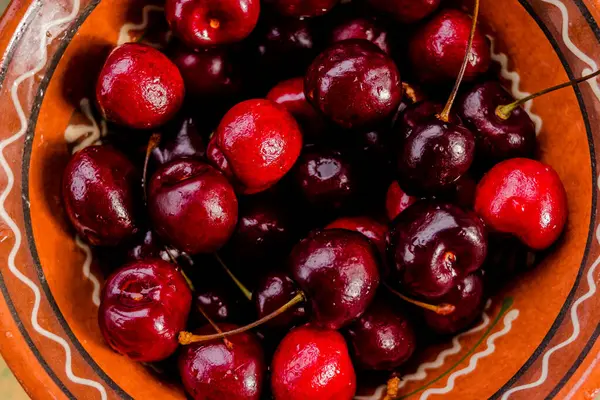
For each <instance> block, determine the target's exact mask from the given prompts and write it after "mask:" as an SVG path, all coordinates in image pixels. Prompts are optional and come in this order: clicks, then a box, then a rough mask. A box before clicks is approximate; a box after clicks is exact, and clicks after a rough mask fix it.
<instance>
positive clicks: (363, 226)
mask: <svg viewBox="0 0 600 400" xmlns="http://www.w3.org/2000/svg"><path fill="white" fill-rule="evenodd" d="M336 228H337V229H346V230H349V231H356V232H358V233H362V234H363V235H364V236H365V237H367V239H369V240H370V241H371V242H372V243H373V244H374V245H375V247H377V250H379V253H380V254H381V256H382V257H385V246H386V237H387V233H388V227H387V226H386V225H384V224H382V223H379V222H377V221H376V220H374V219H373V218H369V217H344V218H338V219H336V220H335V221H333V222H332V223H330V224H329V225H327V226H326V227H325V229H336ZM382 259H383V258H382Z"/></svg>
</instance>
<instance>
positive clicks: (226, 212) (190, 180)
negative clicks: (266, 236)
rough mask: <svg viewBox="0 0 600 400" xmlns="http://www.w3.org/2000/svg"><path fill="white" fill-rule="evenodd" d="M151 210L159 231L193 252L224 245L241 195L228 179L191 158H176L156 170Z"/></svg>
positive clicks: (231, 227) (173, 243)
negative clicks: (237, 194)
mask: <svg viewBox="0 0 600 400" xmlns="http://www.w3.org/2000/svg"><path fill="white" fill-rule="evenodd" d="M148 210H149V213H150V217H151V219H152V224H153V226H154V229H155V230H156V232H157V233H158V234H159V235H160V236H161V237H162V238H163V239H164V240H165V241H167V242H168V243H169V244H171V245H173V246H175V247H176V248H177V249H179V250H182V251H185V252H187V253H189V254H197V253H211V252H214V251H216V250H217V249H219V248H220V247H222V246H223V245H224V244H225V243H226V242H227V240H229V238H230V237H231V235H232V234H233V231H234V229H235V226H236V223H237V217H238V203H237V198H236V196H235V192H234V190H233V188H232V187H231V185H230V184H229V182H228V181H227V179H226V178H225V177H224V176H223V174H221V173H220V172H219V171H217V170H216V169H215V168H213V167H211V166H210V165H208V164H206V163H205V162H202V161H199V160H194V159H191V158H187V159H186V158H182V159H179V160H175V161H172V162H170V163H168V164H165V165H163V166H162V167H161V168H159V169H158V170H157V171H156V173H155V174H154V176H153V177H152V179H151V180H150V185H149V188H148Z"/></svg>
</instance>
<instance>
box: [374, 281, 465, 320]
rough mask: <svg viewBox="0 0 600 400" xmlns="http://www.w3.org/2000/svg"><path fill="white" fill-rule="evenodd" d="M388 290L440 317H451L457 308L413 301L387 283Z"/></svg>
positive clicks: (446, 304)
mask: <svg viewBox="0 0 600 400" xmlns="http://www.w3.org/2000/svg"><path fill="white" fill-rule="evenodd" d="M383 285H384V286H385V287H386V288H387V290H389V291H390V292H392V293H393V294H395V295H396V296H398V297H400V298H401V299H402V300H404V301H406V302H407V303H410V304H414V305H415V306H417V307H421V308H424V309H426V310H429V311H433V312H434V313H436V314H439V315H450V314H452V313H453V312H454V310H456V307H455V306H453V305H452V304H449V303H442V304H437V305H436V304H429V303H425V302H422V301H419V300H415V299H412V298H410V297H408V296H405V295H403V294H402V293H400V292H398V291H397V290H394V289H393V288H392V287H390V285H388V284H387V283H384V284H383Z"/></svg>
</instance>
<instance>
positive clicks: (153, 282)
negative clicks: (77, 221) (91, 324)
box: [98, 259, 192, 362]
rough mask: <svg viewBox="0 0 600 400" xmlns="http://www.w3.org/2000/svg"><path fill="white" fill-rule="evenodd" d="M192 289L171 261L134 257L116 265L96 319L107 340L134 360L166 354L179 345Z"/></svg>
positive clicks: (102, 297)
mask: <svg viewBox="0 0 600 400" xmlns="http://www.w3.org/2000/svg"><path fill="white" fill-rule="evenodd" d="M191 303H192V294H191V293H190V289H189V288H188V286H187V283H186V281H185V279H184V278H183V276H182V275H181V273H180V272H179V271H177V269H176V267H175V266H174V265H173V264H170V263H168V262H166V261H162V260H158V259H147V260H141V261H134V262H132V263H129V264H126V265H125V266H123V267H121V268H120V269H118V270H117V271H115V272H114V273H113V274H112V275H111V276H110V277H109V278H108V279H107V281H106V284H105V285H104V289H103V290H102V294H101V296H100V309H99V311H98V322H99V324H100V331H101V332H102V335H103V336H104V339H105V340H106V342H107V343H108V344H109V345H110V347H112V348H113V349H114V350H115V351H117V352H119V353H121V354H125V355H127V356H128V357H129V358H131V359H133V360H135V361H141V362H153V361H160V360H164V359H165V358H167V357H169V356H170V355H171V354H173V353H174V352H175V350H177V346H178V344H179V343H178V335H179V332H180V331H181V330H183V329H184V328H185V325H186V322H187V318H188V314H189V312H190V307H191Z"/></svg>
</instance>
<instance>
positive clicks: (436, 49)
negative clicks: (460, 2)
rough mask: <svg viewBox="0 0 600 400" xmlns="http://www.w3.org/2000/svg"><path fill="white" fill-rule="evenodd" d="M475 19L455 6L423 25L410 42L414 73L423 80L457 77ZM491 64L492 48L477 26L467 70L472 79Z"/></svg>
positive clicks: (435, 80) (442, 79)
mask: <svg viewBox="0 0 600 400" xmlns="http://www.w3.org/2000/svg"><path fill="white" fill-rule="evenodd" d="M471 24H472V19H471V17H470V16H469V15H467V14H465V13H464V12H462V11H459V10H456V9H446V10H443V11H441V12H440V13H438V14H437V15H435V16H434V17H433V18H432V19H431V20H430V21H429V22H427V23H426V24H425V25H424V26H422V27H421V28H420V29H419V30H418V31H417V32H416V33H415V35H414V36H413V37H412V38H411V40H410V43H409V52H408V56H409V59H410V62H411V64H412V68H413V72H414V73H415V74H416V75H417V76H418V77H419V79H420V80H421V81H422V82H427V83H436V82H440V81H448V80H449V81H452V80H453V79H455V78H456V77H457V76H458V72H459V70H460V67H461V64H462V62H463V58H464V56H465V52H466V50H467V43H468V41H469V34H470V31H471ZM489 65H490V48H489V45H488V42H487V39H486V38H485V36H484V35H483V33H482V32H481V31H480V30H479V29H477V30H476V31H475V37H474V40H473V48H472V50H471V53H470V56H469V62H468V64H467V69H466V71H465V80H467V81H469V80H473V79H475V78H476V77H477V76H479V75H481V74H483V73H484V72H486V71H487V70H488V68H489Z"/></svg>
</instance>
